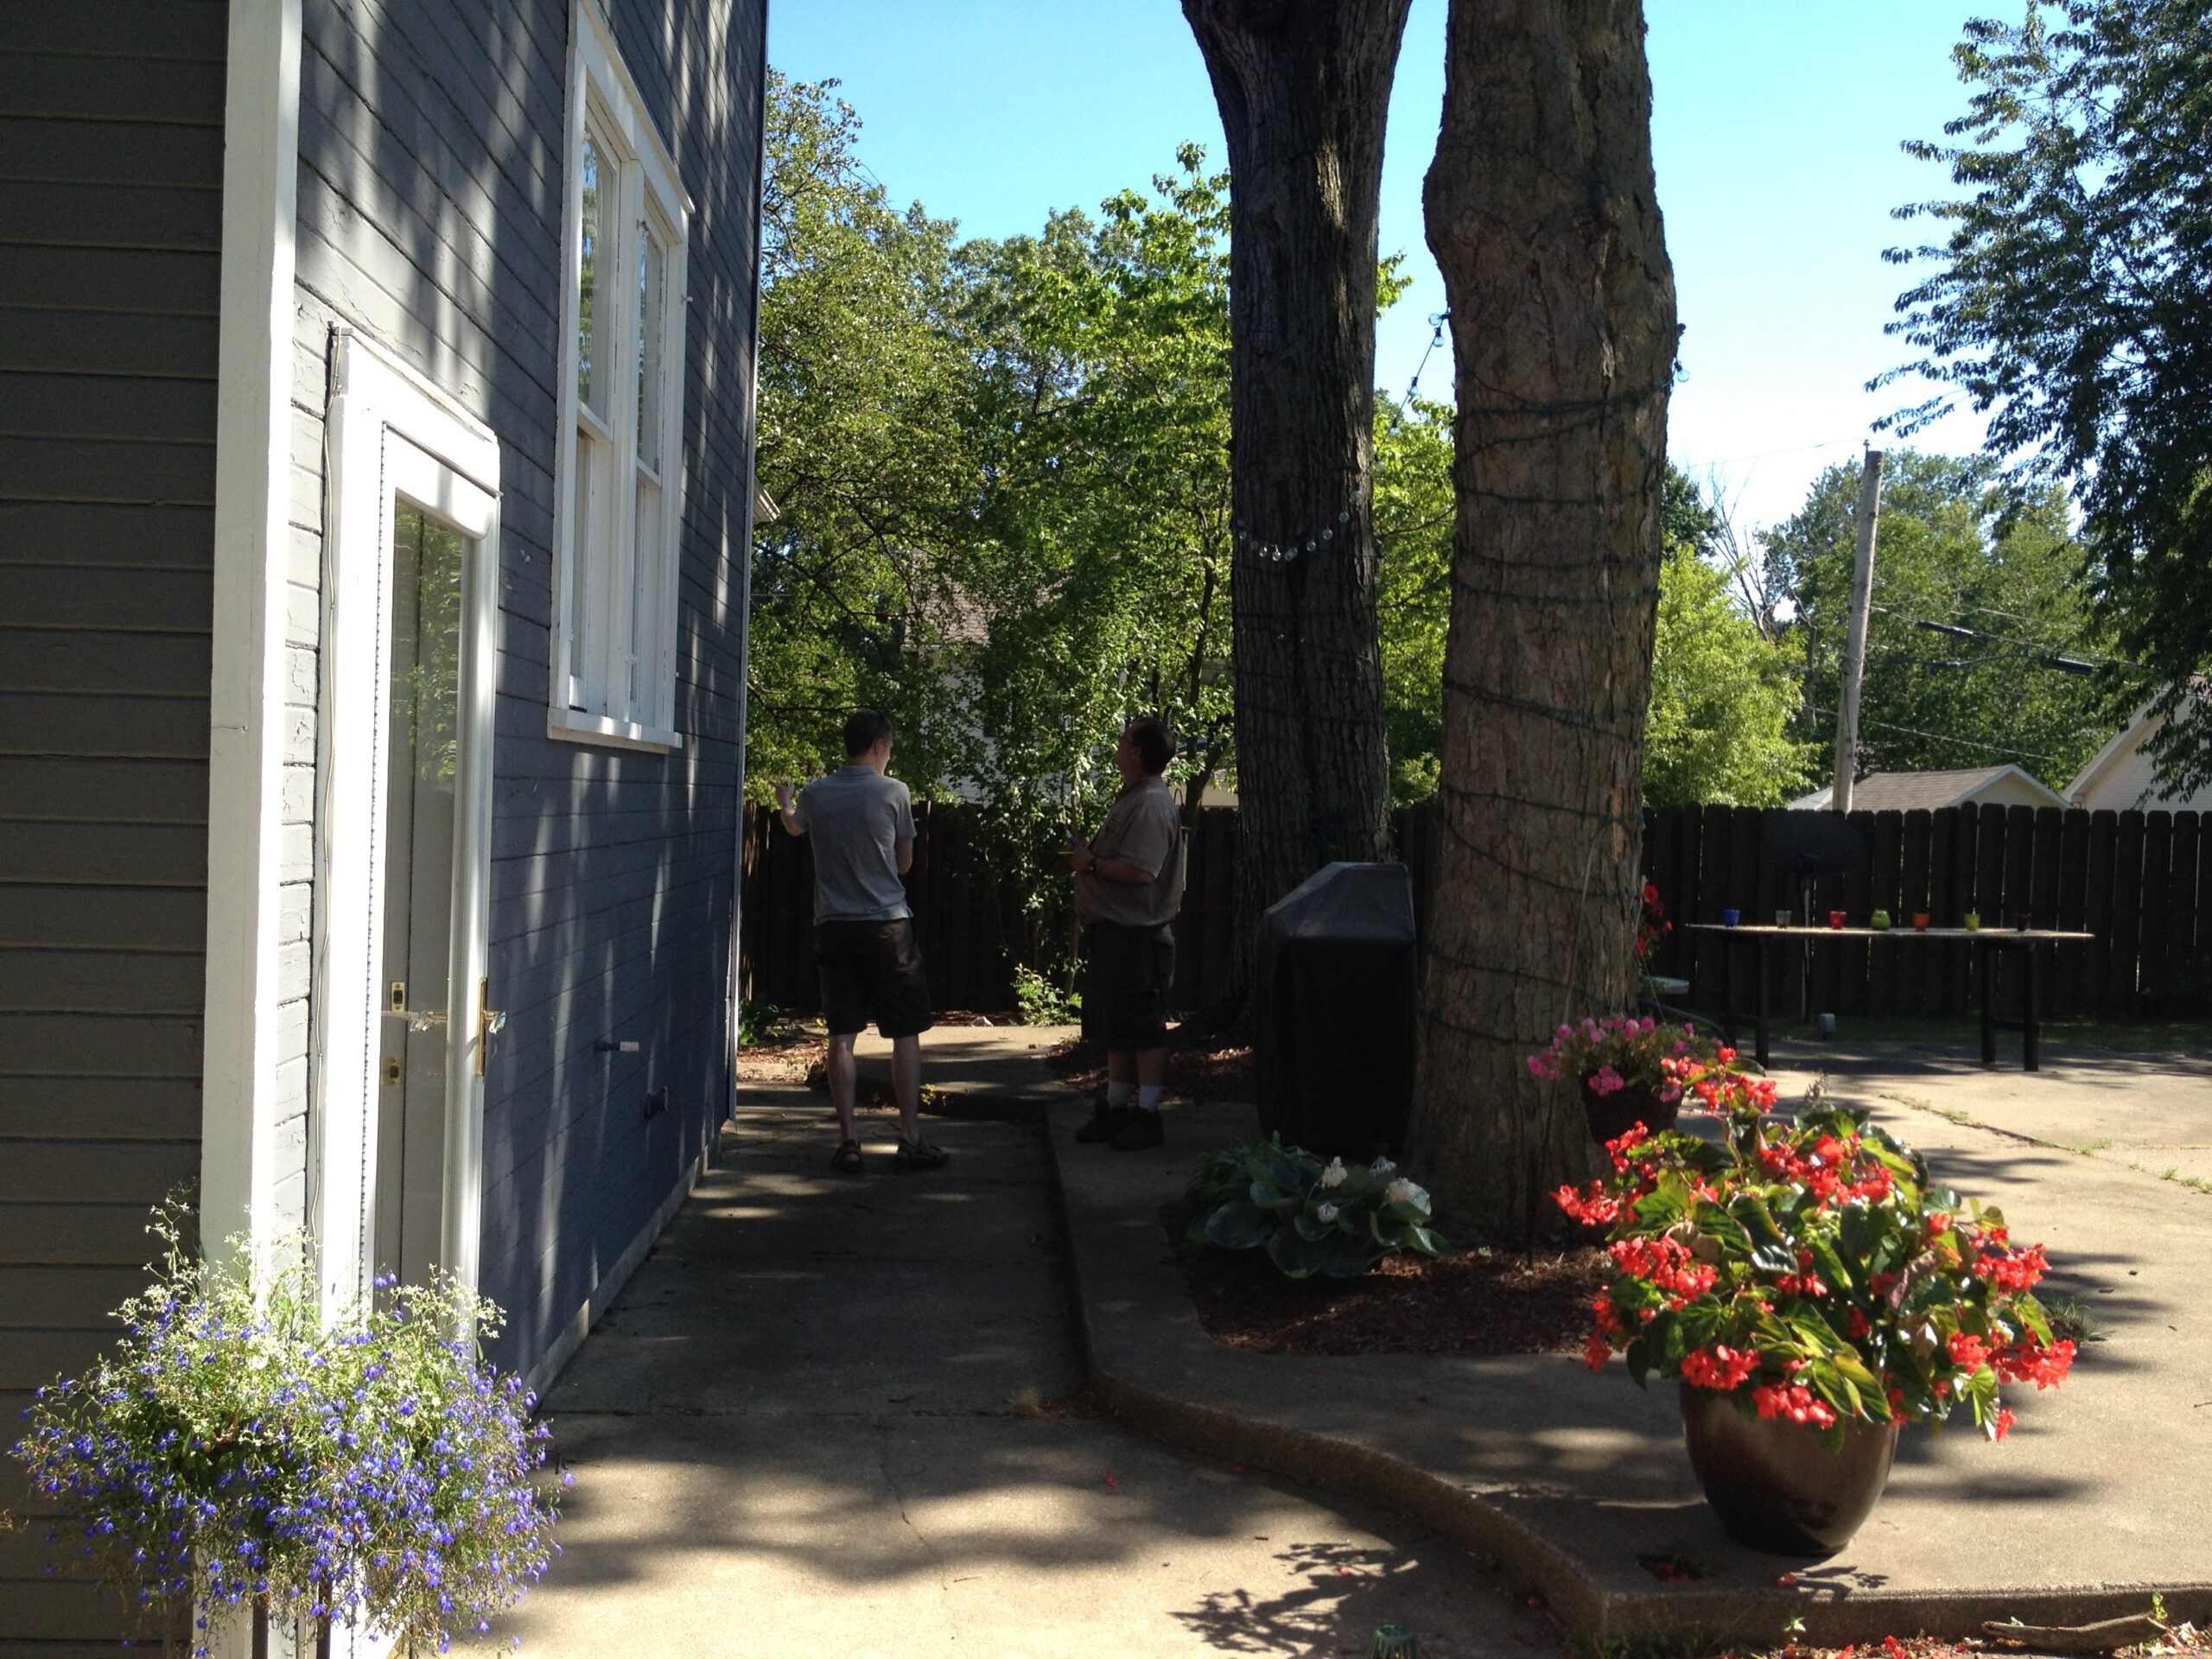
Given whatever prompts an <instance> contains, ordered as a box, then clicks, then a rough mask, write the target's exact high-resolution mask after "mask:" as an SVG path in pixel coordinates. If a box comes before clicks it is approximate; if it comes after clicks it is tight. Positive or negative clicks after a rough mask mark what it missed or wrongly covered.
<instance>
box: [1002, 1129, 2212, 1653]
mask: <svg viewBox="0 0 2212 1659" xmlns="http://www.w3.org/2000/svg"><path fill="white" fill-rule="evenodd" d="M1036 1116H1037V1118H1038V1121H1039V1122H1040V1123H1042V1125H1043V1126H1044V1128H1045V1131H1046V1141H1047V1142H1048V1143H1049V1146H1048V1151H1049V1156H1048V1160H1047V1162H1048V1166H1049V1167H1050V1168H1051V1171H1052V1199H1053V1206H1054V1209H1055V1211H1056V1212H1057V1214H1058V1217H1059V1223H1060V1232H1061V1236H1062V1239H1063V1240H1064V1242H1065V1244H1066V1247H1067V1258H1068V1276H1069V1277H1068V1287H1069V1294H1070V1296H1071V1300H1072V1301H1073V1304H1074V1306H1073V1308H1072V1310H1071V1311H1072V1313H1073V1314H1074V1321H1075V1330H1076V1338H1077V1351H1078V1354H1079V1356H1080V1358H1081V1361H1082V1366H1083V1374H1084V1378H1085V1380H1086V1382H1087V1383H1088V1385H1089V1387H1090V1393H1091V1396H1092V1398H1093V1399H1095V1400H1096V1402H1098V1404H1099V1405H1100V1406H1101V1407H1102V1408H1103V1409H1104V1410H1105V1411H1106V1412H1107V1414H1109V1415H1110V1416H1112V1417H1114V1418H1116V1419H1117V1420H1118V1421H1122V1422H1123V1423H1126V1424H1128V1426H1129V1427H1132V1428H1135V1429H1136V1430H1138V1431H1139V1432H1141V1433H1146V1434H1149V1435H1151V1436H1152V1437H1154V1439H1156V1440H1164V1441H1166V1442H1167V1443H1168V1444H1170V1445H1173V1446H1180V1447H1182V1448H1183V1449H1185V1450H1186V1451H1190V1452H1197V1453H1198V1454H1200V1455H1202V1456H1205V1457H1210V1458H1216V1459H1230V1460H1233V1461H1236V1462H1241V1463H1245V1464H1249V1465H1253V1466H1255V1467H1256V1468H1261V1469H1264V1470H1266V1471H1268V1472H1269V1473H1271V1474H1275V1475H1280V1476H1282V1477H1283V1478H1287V1479H1290V1480H1294V1481H1296V1482H1298V1483H1300V1484H1306V1485H1313V1486H1318V1487H1319V1488H1321V1489H1322V1490H1324V1491H1330V1492H1333V1493H1335V1494H1337V1495H1338V1496H1340V1497H1349V1498H1351V1499H1354V1500H1356V1501H1357V1502H1361V1503H1372V1504H1375V1505H1376V1506H1378V1507H1380V1508H1383V1509H1388V1510H1393V1511H1395V1512H1396V1513H1398V1514H1400V1515H1402V1516H1405V1517H1406V1518H1408V1520H1411V1521H1414V1522H1418V1523H1420V1524H1421V1525H1423V1526H1427V1527H1429V1528H1432V1529H1434V1530H1435V1531H1437V1532H1439V1533H1440V1534H1442V1535H1445V1536H1446V1537H1447V1538H1450V1539H1451V1540H1452V1541H1454V1542H1455V1543H1457V1544H1459V1546H1460V1547H1461V1548H1465V1549H1467V1550H1469V1551H1471V1552H1472V1553H1474V1554H1478V1555H1488V1556H1493V1557H1496V1558H1497V1560H1499V1561H1500V1562H1501V1564H1502V1565H1503V1567H1505V1568H1506V1569H1507V1570H1508V1572H1509V1573H1510V1574H1511V1575H1512V1576H1514V1577H1516V1578H1518V1579H1519V1580H1522V1582H1523V1583H1524V1584H1526V1585H1528V1586H1531V1587H1533V1588H1534V1589H1535V1591H1537V1592H1539V1593H1541V1595H1542V1596H1543V1598H1544V1600H1545V1602H1546V1604H1547V1605H1548V1607H1549V1608H1550V1610H1551V1611H1552V1612H1553V1613H1554V1616H1555V1617H1557V1618H1558V1619H1559V1620H1560V1624H1562V1625H1563V1626H1564V1627H1565V1629H1566V1630H1567V1636H1568V1637H1569V1639H1570V1640H1571V1641H1573V1643H1575V1644H1576V1645H1578V1646H1579V1647H1580V1648H1582V1649H1585V1650H1586V1651H1589V1652H1592V1653H1603V1652H1613V1651H1618V1650H1620V1649H1629V1650H1630V1651H1633V1650H1634V1649H1637V1648H1638V1647H1643V1646H1662V1645H1663V1646H1665V1647H1667V1648H1668V1649H1675V1650H1678V1649H1681V1647H1683V1646H1685V1645H1689V1644H1691V1643H1692V1642H1693V1640H1694V1643H1703V1644H1708V1645H1711V1646H1713V1647H1719V1646H1722V1645H1726V1644H1749V1643H1775V1644H1778V1643H1782V1642H1783V1641H1784V1640H1785V1639H1787V1638H1788V1637H1790V1636H1791V1635H1792V1634H1796V1635H1797V1636H1799V1637H1801V1638H1802V1639H1804V1640H1807V1641H1809V1642H1816V1643H1823V1644H1836V1645H1840V1644H1842V1643H1859V1642H1876V1641H1879V1640H1880V1639H1881V1638H1882V1637H1885V1636H1890V1635H1897V1636H1906V1635H1913V1634H1919V1635H1928V1636H1948V1637H1958V1636H1967V1635H1974V1636H1979V1635H1980V1634H1981V1625H1982V1624H1983V1623H1984V1621H2001V1620H2005V1619H2018V1620H2021V1621H2022V1622H2024V1623H2028V1624H2088V1623H2090V1622H2092V1621H2094V1620H2097V1619H2103V1618H2118V1617H2120V1616H2121V1615H2124V1614H2131V1613H2140V1612H2144V1611H2147V1610H2148V1608H2149V1606H2150V1601H2151V1598H2152V1595H2154V1594H2156V1595H2159V1596H2161V1597H2163V1598H2164V1602H2165V1606H2166V1611H2167V1613H2168V1615H2169V1616H2170V1617H2171V1618H2174V1619H2177V1620H2180V1619H2189V1620H2192V1621H2194V1622H2196V1623H2197V1624H2200V1625H2202V1624H2207V1623H2212V1579H2207V1580H2199V1581H2196V1582H2191V1583H2186V1584H2172V1585H2158V1584H2143V1585H2129V1586H2064V1587H2056V1588H2050V1587H2037V1588H2020V1589H2009V1590H2008V1589H1997V1590H1972V1591H1966V1590H1942V1591H1905V1592H1897V1591H1885V1590H1881V1589H1870V1590H1852V1589H1848V1588H1844V1587H1840V1586H1827V1585H1825V1584H1823V1585H1821V1586H1803V1587H1800V1588H1797V1589H1784V1588H1782V1587H1781V1586H1774V1587H1764V1586H1762V1587H1758V1588H1750V1587H1745V1588H1721V1587H1719V1586H1713V1587H1700V1586H1684V1587H1675V1588H1667V1589H1662V1588H1661V1587H1659V1586H1658V1585H1657V1582H1656V1580H1655V1581H1654V1586H1653V1588H1652V1590H1650V1591H1649V1592H1635V1591H1622V1590H1620V1589H1618V1588H1614V1587H1612V1586H1608V1585H1606V1584H1605V1583H1604V1582H1603V1581H1602V1580H1600V1579H1599V1576H1598V1575H1597V1574H1596V1573H1592V1571H1591V1570H1590V1569H1589V1568H1588V1567H1586V1566H1585V1565H1584V1564H1583V1563H1582V1562H1581V1561H1580V1560H1577V1559H1576V1558H1575V1557H1574V1556H1573V1554H1571V1553H1570V1552H1569V1551H1567V1550H1566V1549H1564V1548H1561V1547H1560V1546H1559V1545H1558V1544H1556V1543H1554V1541H1552V1540H1551V1539H1549V1538H1548V1537H1546V1536H1545V1535H1543V1534H1542V1533H1541V1532H1539V1531H1538V1530H1536V1529H1535V1528H1533V1527H1531V1526H1529V1524H1528V1523H1526V1522H1523V1521H1522V1520H1521V1519H1519V1518H1518V1517H1516V1516H1513V1515H1511V1514H1510V1513H1509V1512H1508V1511H1506V1510H1503V1509H1501V1508H1500V1507H1498V1506H1497V1504H1496V1503H1491V1501H1490V1500H1488V1499H1487V1498H1485V1497H1483V1496H1482V1495H1481V1494H1479V1493H1478V1492H1475V1491H1468V1490H1466V1489H1464V1488H1462V1487H1459V1486H1456V1485H1454V1484H1451V1483H1450V1482H1448V1481H1446V1480H1444V1479H1441V1478H1439V1477H1437V1476H1435V1475H1433V1474H1430V1473H1429V1472H1427V1471H1426V1470H1423V1469H1421V1468H1418V1467H1416V1466H1415V1465H1412V1464H1409V1463H1408V1462H1406V1461H1405V1460H1403V1459H1400V1458H1397V1457H1394V1456H1392V1455H1391V1454H1390V1453H1389V1452H1380V1451H1377V1450H1376V1449H1374V1448H1373V1447H1370V1446H1361V1445H1359V1444H1357V1443H1356V1442H1354V1441H1351V1440H1343V1439H1339V1438H1338V1437H1336V1436H1334V1435H1329V1434H1323V1433H1314V1432H1313V1431H1311V1430H1307V1429H1301V1428H1294V1427H1288V1426H1287V1425H1284V1424H1281V1423H1275V1422H1271V1421H1267V1420H1266V1419H1264V1418H1254V1417H1250V1416H1246V1415H1243V1414H1237V1413H1235V1412H1227V1411H1223V1410H1220V1409H1218V1408H1215V1407H1211V1406H1205V1405H1200V1404H1198V1403H1196V1402H1191V1401H1186V1400H1182V1399H1178V1398H1176V1397H1174V1396H1173V1395H1167V1394H1165V1393H1162V1392H1160V1390H1158V1389H1153V1388H1149V1387H1147V1386H1146V1385H1145V1384H1144V1383H1141V1382H1137V1381H1135V1380H1133V1379H1132V1378H1129V1377H1128V1376H1122V1375H1120V1374H1119V1373H1118V1372H1116V1371H1115V1370H1110V1369H1109V1368H1108V1367H1107V1366H1106V1365H1105V1364H1104V1363H1103V1362H1102V1361H1101V1359H1100V1358H1099V1356H1098V1351H1097V1345H1096V1342H1095V1340H1094V1338H1093V1334H1092V1325H1093V1321H1092V1318H1091V1312H1090V1298H1089V1294H1088V1293H1087V1291H1086V1289H1085V1286H1084V1271H1083V1255H1082V1252H1081V1251H1080V1249H1077V1242H1076V1229H1075V1222H1074V1217H1073V1214H1072V1212H1071V1208H1070V1205H1069V1203H1068V1195H1067V1185H1066V1182H1065V1178H1064V1175H1063V1173H1062V1168H1061V1157H1062V1147H1061V1146H1060V1137H1058V1136H1057V1135H1053V1134H1052V1127H1053V1126H1052V1115H1051V1113H1050V1111H1049V1110H1047V1109H1042V1108H1041V1107H1040V1109H1038V1111H1037V1113H1036ZM1961 1548H1984V1549H1988V1550H1991V1551H1992V1552H1994V1551H1995V1549H1996V1548H1998V1545H1997V1544H1996V1542H1995V1541H1993V1540H1992V1539H1990V1538H1986V1537H1977V1538H1976V1539H1974V1540H1973V1541H1969V1542H1967V1543H1965V1544H1962V1545H1961ZM1781 1565H1784V1563H1783V1562H1782V1561H1781V1558H1777V1572H1778V1571H1779V1567H1780V1566H1781ZM1800 1620H1802V1630H1798V1631H1795V1632H1793V1631H1792V1630H1791V1629H1790V1626H1791V1624H1792V1623H1793V1621H1800Z"/></svg>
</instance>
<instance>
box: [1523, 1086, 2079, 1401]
mask: <svg viewBox="0 0 2212 1659" xmlns="http://www.w3.org/2000/svg"><path fill="white" fill-rule="evenodd" d="M1676 1065H1677V1066H1681V1062H1677V1063H1676ZM1702 1070H1703V1068H1701V1067H1698V1066H1696V1065H1694V1064H1693V1065H1689V1066H1688V1067H1687V1068H1686V1069H1685V1070H1684V1071H1683V1072H1682V1075H1681V1078H1680V1081H1681V1086H1682V1088H1683V1091H1684V1095H1685V1096H1686V1098H1694V1099H1697V1100H1701V1101H1705V1102H1707V1103H1710V1104H1714V1105H1717V1106H1718V1107H1719V1109H1721V1110H1722V1111H1723V1113H1724V1114H1725V1120H1726V1135H1725V1136H1724V1137H1723V1138H1722V1139H1721V1140H1720V1141H1719V1143H1718V1144H1715V1143H1713V1142H1711V1141H1706V1140H1704V1139H1702V1138H1700V1137H1699V1136H1697V1135H1688V1134H1678V1133H1672V1132H1669V1133H1663V1134H1659V1135H1650V1134H1647V1133H1646V1132H1645V1131H1644V1130H1643V1128H1641V1127H1640V1126H1639V1127H1638V1128H1636V1129H1632V1130H1630V1132H1629V1133H1628V1134H1627V1135H1623V1136H1621V1137H1620V1138H1619V1139H1618V1140H1615V1141H1609V1142H1608V1143H1607V1147H1606V1149H1607V1151H1608V1153H1609V1154H1611V1160H1612V1166H1613V1173H1612V1175H1611V1178H1610V1179H1605V1180H1602V1181H1598V1182H1593V1183H1592V1184H1591V1185H1590V1186H1589V1187H1588V1188H1587V1190H1586V1191H1583V1192H1577V1191H1576V1190H1575V1189H1574V1188H1573V1187H1561V1188H1560V1190H1559V1191H1558V1192H1557V1193H1555V1194H1554V1198H1555V1201H1556V1202H1557V1203H1558V1205H1559V1206H1560V1209H1561V1210H1562V1211H1565V1212H1566V1213H1567V1215H1568V1216H1569V1217H1572V1218H1573V1219H1574V1220H1576V1221H1580V1222H1582V1223H1584V1224H1587V1225H1595V1226H1604V1227H1606V1228H1608V1229H1609V1230H1610V1232H1609V1243H1608V1244H1607V1251H1608V1254H1609V1255H1611V1258H1612V1261H1613V1264H1614V1267H1615V1268H1616V1270H1617V1271H1616V1276H1615V1278H1614V1281H1613V1282H1612V1284H1611V1287H1608V1288H1607V1289H1606V1290H1605V1291H1603V1292H1601V1293H1600V1294H1599V1296H1598V1298H1597V1300H1596V1302H1595V1303H1594V1304H1593V1306H1592V1312H1593V1313H1594V1314H1595V1316H1596V1329H1595V1330H1594V1331H1593V1332H1592V1335H1591V1337H1590V1339H1589V1343H1588V1344H1587V1346H1586V1350H1585V1354H1584V1357H1585V1359H1586V1362H1587V1363H1589V1364H1590V1365H1591V1366H1592V1369H1596V1368H1598V1367H1600V1366H1603V1365H1604V1364H1605V1362H1606V1360H1607V1359H1608V1358H1609V1357H1611V1355H1612V1354H1613V1353H1615V1352H1617V1351H1618V1352H1620V1353H1622V1354H1623V1355H1624V1356H1625V1357H1626V1359H1627V1362H1628V1370H1629V1374H1630V1376H1631V1377H1632V1378H1634V1379H1635V1381H1636V1382H1637V1383H1638V1384H1639V1385H1642V1384H1643V1383H1646V1382H1647V1381H1648V1380H1649V1378H1650V1377H1652V1376H1675V1377H1680V1378H1681V1380H1682V1381H1683V1382H1684V1383H1688V1384H1689V1385H1690V1386H1692V1387H1694V1388H1703V1389H1714V1390H1716V1391H1718V1392H1720V1393H1723V1394H1726V1395H1731V1396H1732V1399H1733V1401H1734V1402H1735V1404H1736V1406H1737V1408H1738V1410H1740V1411H1741V1412H1743V1413H1744V1414H1745V1415H1746V1416H1750V1415H1753V1414H1756V1415H1758V1416H1761V1417H1780V1418H1783V1419H1786V1420H1788V1421H1793V1422H1797V1423H1802V1424H1806V1425H1808V1426H1809V1427H1812V1428H1814V1429H1815V1430H1816V1431H1818V1432H1819V1433H1820V1434H1821V1437H1822V1438H1823V1440H1827V1442H1828V1443H1830V1444H1831V1445H1840V1443H1841V1440H1842V1437H1843V1433H1844V1425H1845V1424H1846V1423H1847V1421H1853V1420H1857V1421H1866V1422H1874V1423H1904V1422H1914V1421H1918V1422H1924V1423H1927V1424H1929V1425H1930V1426H1931V1427H1934V1426H1937V1425H1940V1424H1941V1423H1942V1421H1944V1420H1945V1419H1946V1418H1947V1417H1948V1416H1949V1415H1950V1414H1951V1412H1952V1411H1953V1410H1954V1409H1955V1408H1957V1407H1958V1406H1960V1405H1961V1404H1964V1405H1966V1406H1967V1407H1968V1408H1970V1410H1971V1412H1972V1414H1973V1417H1974V1422H1975V1424H1976V1425H1977V1426H1978V1427H1980V1428H1981V1430H1982V1431H1983V1432H1984V1433H1986V1434H1987V1435H1988V1436H1989V1438H1991V1439H1992V1440H2001V1439H2003V1438H2004V1436H2005V1432H2006V1430H2008V1429H2009V1428H2010V1427H2012V1412H2011V1411H2010V1410H2009V1409H2007V1408H2005V1404H2004V1402H2003V1401H2002V1399H2001V1398H2000V1397H1999V1388H2000V1386H2001V1385H2003V1384H2005V1383H2034V1384H2035V1385H2036V1386H2037V1388H2039V1389H2040V1388H2051V1387H2055V1386H2056V1385H2057V1384H2058V1383H2060V1382H2062V1381H2063V1380H2064V1378H2065V1376H2066V1374H2067V1370H2068V1369H2069V1366H2070V1365H2071V1364H2072V1363H2073V1359H2074V1344H2073V1343H2072V1342H2070V1341H2068V1340H2065V1339H2063V1338H2057V1337H2056V1335H2055V1333H2054V1332H2053V1331H2052V1328H2051V1322H2050V1318H2049V1316H2048V1315H2046V1314H2045V1313H2044V1310H2043V1308H2042V1306H2041V1305H2040V1304H2039V1303H2038V1302H2037V1300H2036V1298H2035V1296H2034V1294H2032V1293H2033V1287H2034V1286H2035V1285H2036V1283H2037V1281H2039V1280H2040V1279H2041V1278H2042V1277H2043V1276H2044V1274H2045V1273H2046V1272H2047V1271H2048V1270H2049V1266H2050V1264H2049V1262H2047V1261H2046V1259H2045V1257H2044V1249H2043V1246H2041V1245H2040V1244H2036V1245H2030V1246H2028V1247H2026V1248H2024V1249H2023V1248H2020V1247H2018V1246H2016V1245H2014V1244H2013V1243H2012V1235H2011V1233H2010V1232H2009V1230H2007V1229H2006V1226H2005V1218H2004V1217H2003V1216H2002V1215H2000V1214H1999V1212H1998V1211H1996V1210H1995V1209H1994V1208H1993V1207H1990V1206H1986V1205H1980V1204H1975V1203H1971V1202H1967V1201H1962V1200H1961V1199H1960V1198H1958V1197H1957V1196H1956V1195H1955V1194H1954V1193H1952V1192H1948V1190H1946V1189H1944V1188H1942V1187H1939V1186H1936V1185H1933V1184H1932V1183H1931V1182H1930V1181H1929V1173H1928V1168H1927V1165H1926V1164H1925V1162H1924V1161H1923V1160H1922V1159H1921V1158H1920V1156H1919V1155H1918V1154H1916V1153H1914V1152H1913V1151H1911V1150H1910V1148H1909V1147H1905V1146H1904V1144H1902V1143H1901V1142H1899V1141H1897V1140H1896V1139H1895V1138H1894V1137H1892V1136H1891V1135H1889V1134H1887V1133H1886V1132H1885V1131H1884V1130H1882V1129H1879V1128H1876V1127H1874V1125H1873V1124H1872V1123H1871V1122H1869V1121H1868V1114H1867V1113H1866V1112H1864V1111H1861V1110H1857V1109H1844V1108H1837V1107H1829V1106H1818V1105H1816V1106H1814V1107H1811V1108H1809V1109H1806V1110H1804V1111H1803V1112H1802V1114H1801V1115H1800V1116H1799V1117H1798V1119H1797V1120H1796V1122H1783V1121H1780V1120H1777V1119H1775V1118H1772V1117H1770V1116H1767V1115H1766V1108H1767V1106H1768V1105H1769V1104H1770V1103H1771V1101H1772V1098H1773V1094H1772V1086H1771V1084H1760V1083H1755V1082H1753V1081H1752V1080H1750V1079H1745V1078H1742V1077H1738V1076H1737V1075H1736V1074H1733V1073H1730V1072H1726V1071H1722V1072H1720V1073H1719V1074H1718V1078H1717V1080H1718V1082H1719V1084H1720V1085H1721V1086H1720V1087H1719V1090H1717V1091H1714V1092H1709V1091H1708V1090H1707V1087H1706V1086H1705V1085H1707V1084H1711V1083H1713V1082H1714V1081H1715V1080H1716V1079H1715V1078H1713V1077H1704V1076H1700V1075H1697V1073H1698V1072H1700V1071H1702Z"/></svg>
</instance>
